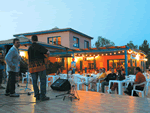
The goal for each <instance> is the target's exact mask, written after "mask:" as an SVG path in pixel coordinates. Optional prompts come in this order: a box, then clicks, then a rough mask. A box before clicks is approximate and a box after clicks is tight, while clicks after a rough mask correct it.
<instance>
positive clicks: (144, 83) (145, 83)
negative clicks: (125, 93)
mask: <svg viewBox="0 0 150 113" xmlns="http://www.w3.org/2000/svg"><path fill="white" fill-rule="evenodd" d="M140 85H145V86H144V89H143V91H141V90H137V89H135V87H136V86H140ZM146 85H147V81H146V82H143V83H141V84H134V85H133V90H132V94H131V96H133V92H134V91H136V92H138V93H139V92H140V93H142V97H144V93H145V89H146Z"/></svg>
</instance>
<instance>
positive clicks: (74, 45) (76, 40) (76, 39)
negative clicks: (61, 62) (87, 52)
mask: <svg viewBox="0 0 150 113" xmlns="http://www.w3.org/2000/svg"><path fill="white" fill-rule="evenodd" d="M73 42H74V44H73V47H77V48H79V38H77V37H73Z"/></svg>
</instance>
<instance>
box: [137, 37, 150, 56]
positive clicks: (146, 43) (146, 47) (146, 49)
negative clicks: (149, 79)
mask: <svg viewBox="0 0 150 113" xmlns="http://www.w3.org/2000/svg"><path fill="white" fill-rule="evenodd" d="M139 49H140V50H142V51H144V52H145V53H146V54H148V52H149V50H150V48H149V43H148V42H147V40H144V42H143V44H142V45H141V46H139Z"/></svg>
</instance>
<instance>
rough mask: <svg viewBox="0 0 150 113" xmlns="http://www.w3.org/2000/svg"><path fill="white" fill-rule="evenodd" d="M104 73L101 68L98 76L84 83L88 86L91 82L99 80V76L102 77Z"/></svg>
mask: <svg viewBox="0 0 150 113" xmlns="http://www.w3.org/2000/svg"><path fill="white" fill-rule="evenodd" d="M101 75H102V69H100V70H99V73H98V74H97V76H96V78H92V79H91V80H90V81H89V82H88V84H87V83H84V84H85V85H86V86H88V85H89V84H90V83H93V82H94V83H96V82H98V80H99V79H98V78H99V77H100V76H101Z"/></svg>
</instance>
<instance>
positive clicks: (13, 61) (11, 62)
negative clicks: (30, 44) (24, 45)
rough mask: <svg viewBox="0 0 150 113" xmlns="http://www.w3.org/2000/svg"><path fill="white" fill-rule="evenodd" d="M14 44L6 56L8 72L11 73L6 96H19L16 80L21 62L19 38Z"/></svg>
mask: <svg viewBox="0 0 150 113" xmlns="http://www.w3.org/2000/svg"><path fill="white" fill-rule="evenodd" d="M13 44H14V45H13V46H12V47H11V48H10V50H9V51H8V53H7V55H6V56H5V60H6V66H7V67H6V68H7V72H8V73H9V78H8V82H7V88H6V94H5V95H6V96H9V95H10V97H19V94H16V93H15V82H16V76H17V75H18V74H19V64H20V60H21V57H20V56H19V50H18V48H19V47H20V41H19V39H18V38H15V39H14V40H13Z"/></svg>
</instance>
